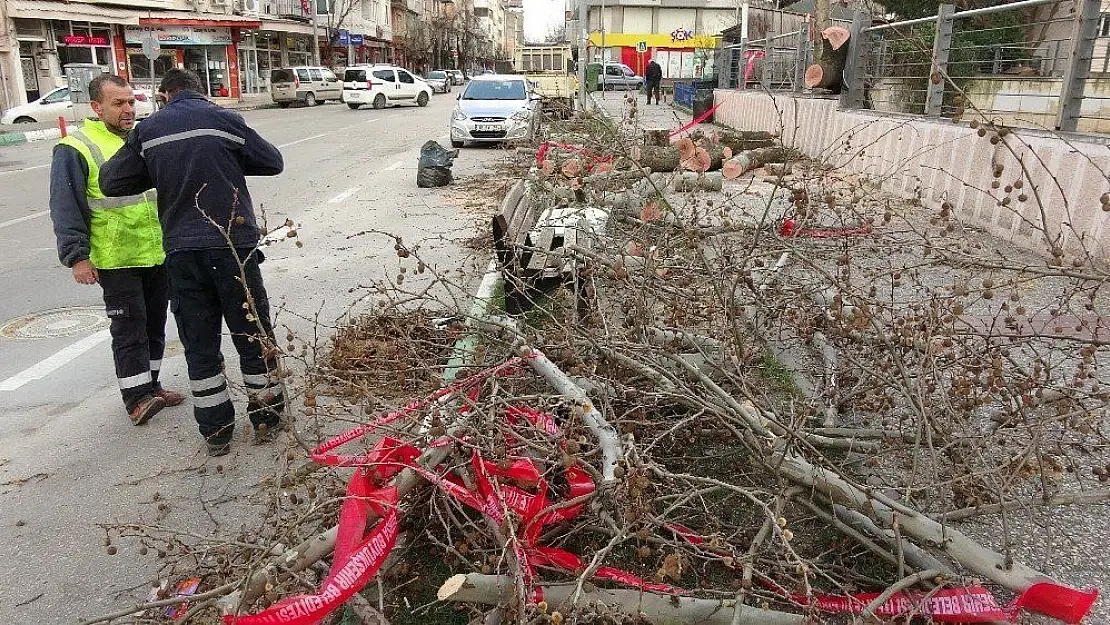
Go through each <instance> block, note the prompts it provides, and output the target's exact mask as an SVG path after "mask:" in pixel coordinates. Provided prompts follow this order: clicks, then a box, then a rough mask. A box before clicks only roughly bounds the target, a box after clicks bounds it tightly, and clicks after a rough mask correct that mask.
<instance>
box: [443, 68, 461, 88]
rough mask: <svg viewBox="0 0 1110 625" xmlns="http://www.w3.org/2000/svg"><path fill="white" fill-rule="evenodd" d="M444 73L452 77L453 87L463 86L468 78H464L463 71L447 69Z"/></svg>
mask: <svg viewBox="0 0 1110 625" xmlns="http://www.w3.org/2000/svg"><path fill="white" fill-rule="evenodd" d="M443 71H445V72H447V75H448V76H450V77H451V84H452V85H461V84H463V83H464V82H466V76H463V73H462V70H461V69H447V70H443Z"/></svg>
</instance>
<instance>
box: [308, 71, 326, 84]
mask: <svg viewBox="0 0 1110 625" xmlns="http://www.w3.org/2000/svg"><path fill="white" fill-rule="evenodd" d="M308 75H309V76H311V77H312V80H314V81H316V82H320V81H321V80H323V79H324V75H323V74H321V73H320V70H318V69H310V70H308Z"/></svg>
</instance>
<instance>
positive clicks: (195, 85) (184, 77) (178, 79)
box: [158, 67, 203, 95]
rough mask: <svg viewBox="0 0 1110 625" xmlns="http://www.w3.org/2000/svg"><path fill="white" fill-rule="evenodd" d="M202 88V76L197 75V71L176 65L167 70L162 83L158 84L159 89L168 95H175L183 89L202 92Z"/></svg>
mask: <svg viewBox="0 0 1110 625" xmlns="http://www.w3.org/2000/svg"><path fill="white" fill-rule="evenodd" d="M202 89H203V86H202V85H201V82H200V76H197V73H196V72H194V71H191V70H187V69H178V68H176V67H175V68H173V69H171V70H167V71H166V75H165V77H163V78H162V83H161V84H160V85H159V86H158V91H160V92H162V93H164V94H166V95H173V94H174V93H177V92H178V91H183V90H189V91H196V92H200V91H201V90H202Z"/></svg>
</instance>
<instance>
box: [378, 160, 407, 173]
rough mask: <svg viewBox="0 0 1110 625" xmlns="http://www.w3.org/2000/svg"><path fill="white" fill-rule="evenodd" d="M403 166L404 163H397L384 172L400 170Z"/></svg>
mask: <svg viewBox="0 0 1110 625" xmlns="http://www.w3.org/2000/svg"><path fill="white" fill-rule="evenodd" d="M401 165H404V163H402V162H401V161H397V162H396V163H393V164H392V165H390V166H389V167H386V168H385V169H383V170H382V171H393V170H394V169H400V168H401Z"/></svg>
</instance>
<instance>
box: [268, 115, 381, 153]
mask: <svg viewBox="0 0 1110 625" xmlns="http://www.w3.org/2000/svg"><path fill="white" fill-rule="evenodd" d="M379 119H381V118H380V117H373V118H371V119H368V120H366V121H364V122H359V124H369V123H370V122H376V121H378V120H379ZM357 125H358V124H351V125H350V126H344V127H342V128H338V129H336V130H332V131H331V132H324V133H320V134H318V135H312V136H311V137H305V138H304V139H297V140H296V141H290V142H289V143H282V144H281V145H279V146H277V148H278V149H279V150H281V149H283V148H287V147H289V146H291V145H297V144H298V143H304V142H305V141H312V140H313V139H319V138H321V137H326V136H328V135H330V134H335V133H337V132H340V131H343V130H346V129H348V128H351V127H352V126H357Z"/></svg>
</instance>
